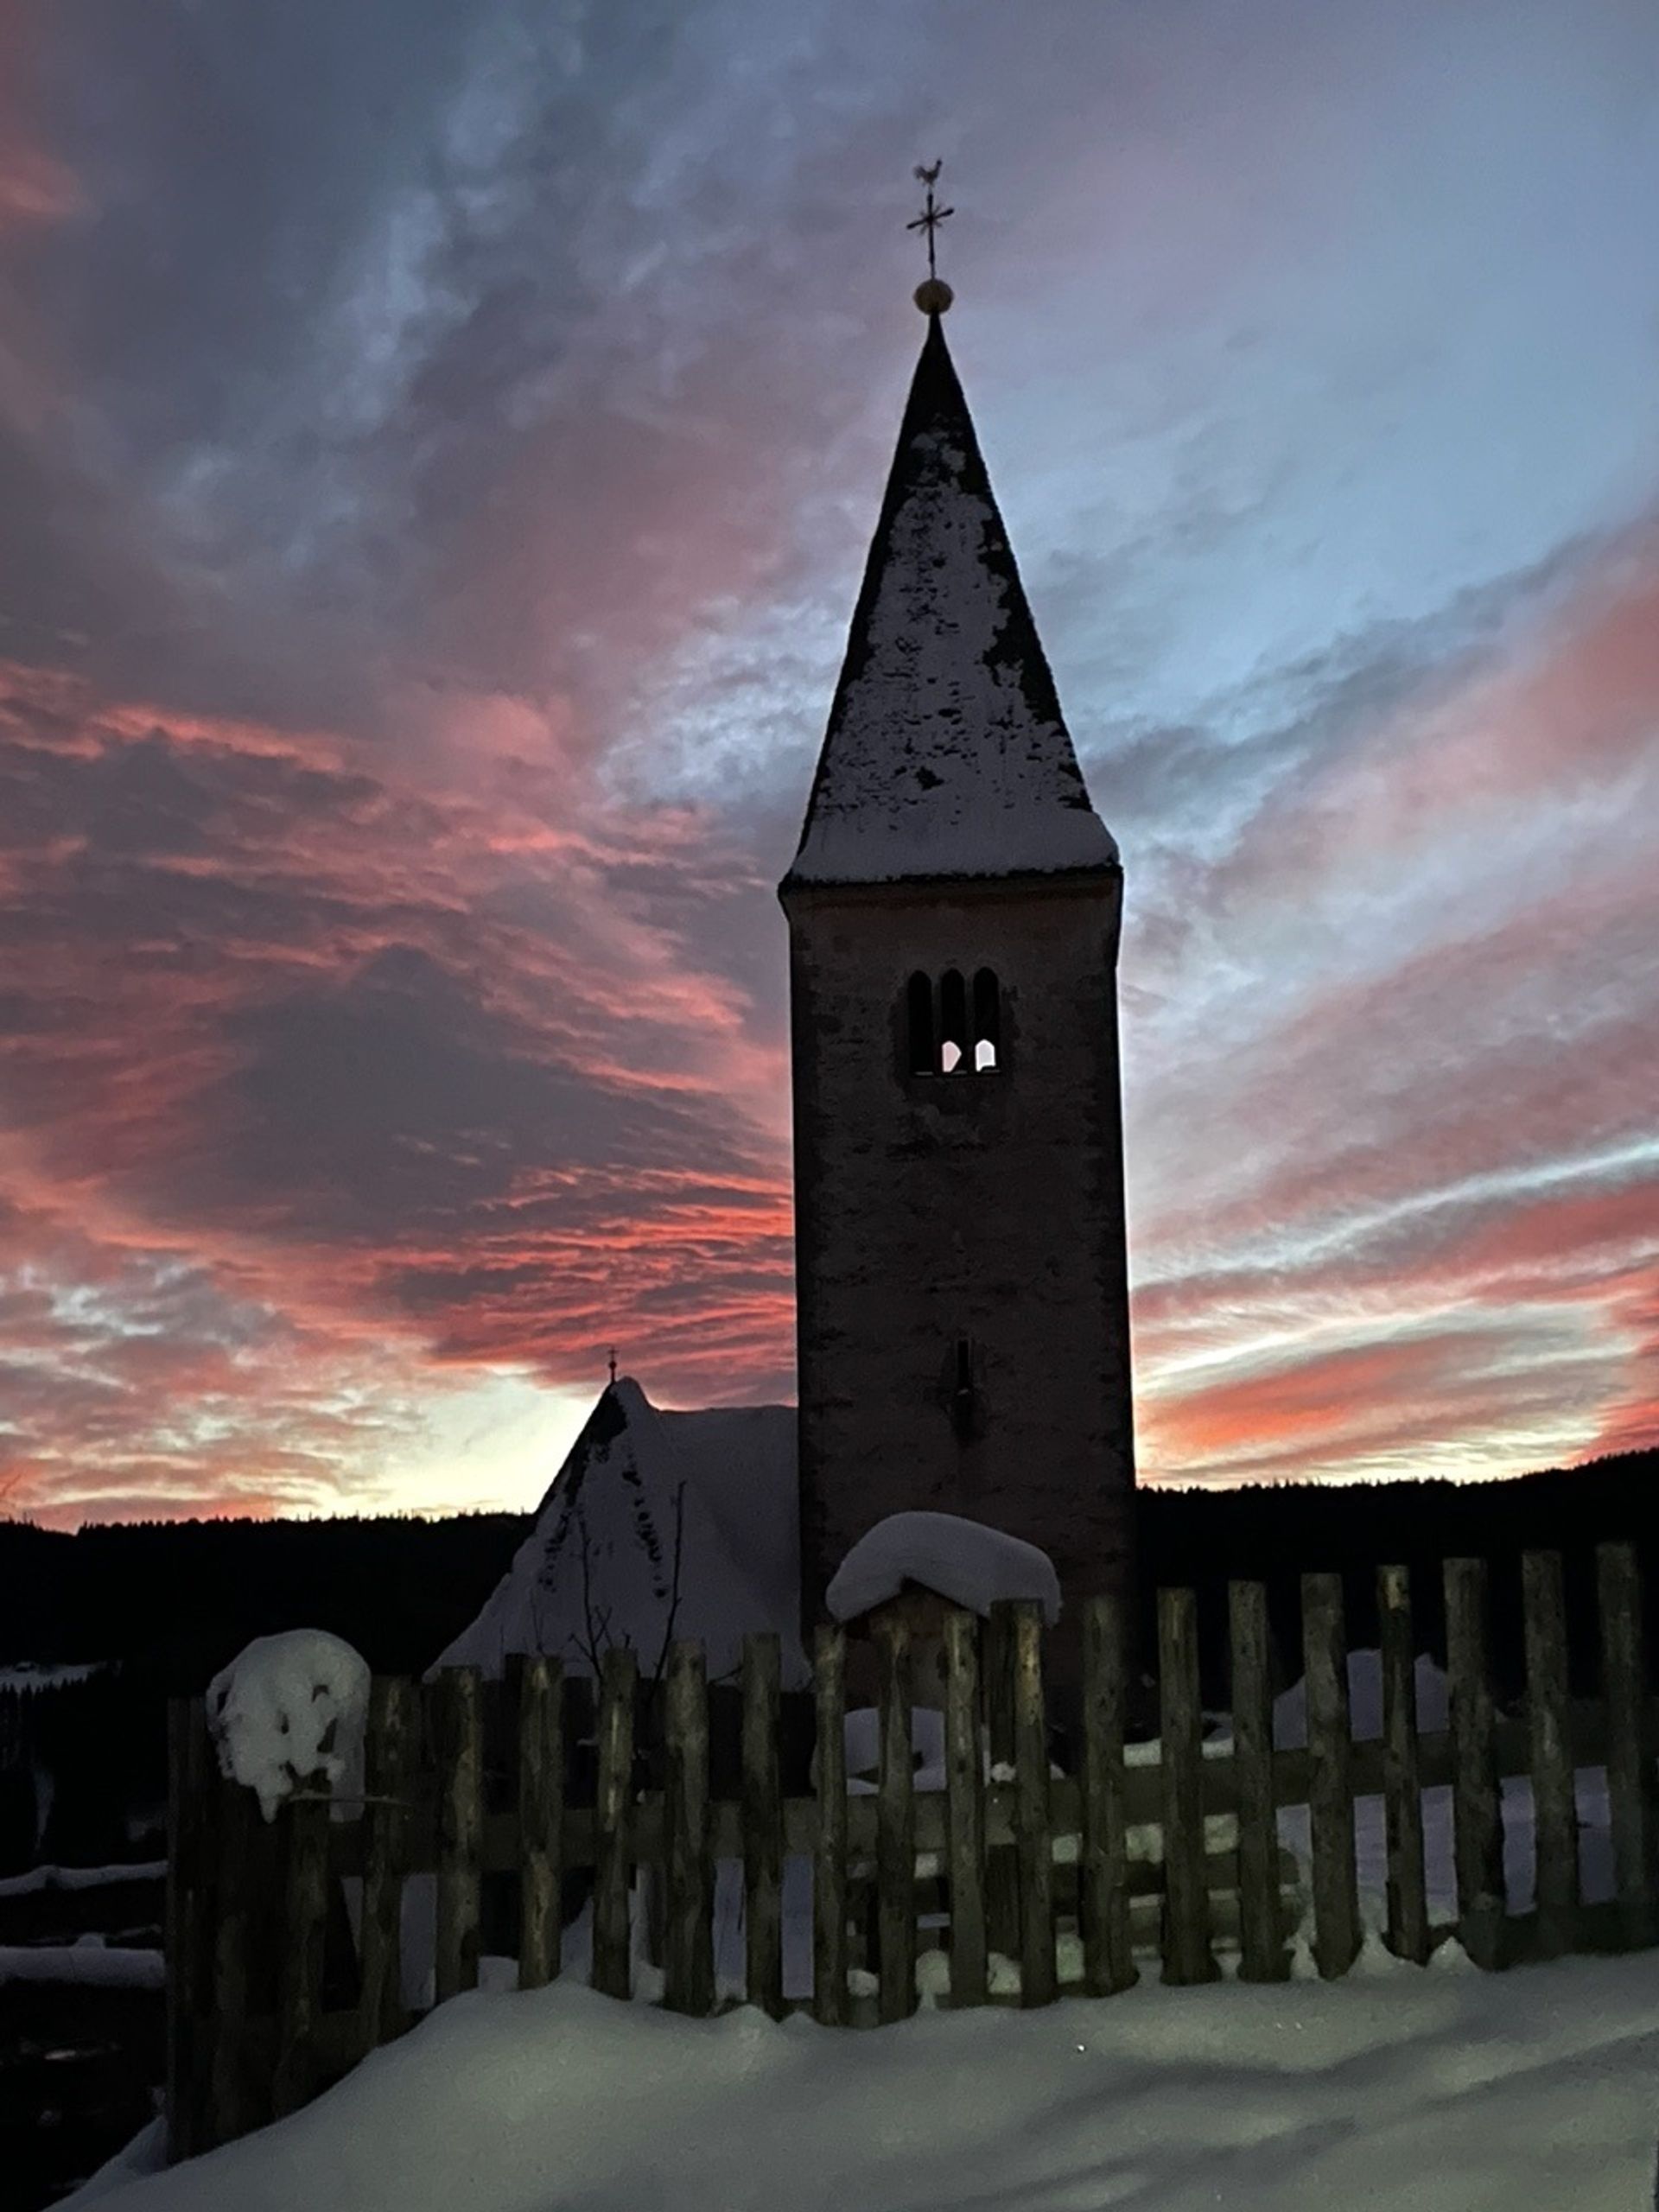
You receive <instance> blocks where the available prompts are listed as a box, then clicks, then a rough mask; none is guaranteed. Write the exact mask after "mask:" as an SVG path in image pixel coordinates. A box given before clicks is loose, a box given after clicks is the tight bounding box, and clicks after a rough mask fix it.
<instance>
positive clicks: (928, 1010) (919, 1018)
mask: <svg viewBox="0 0 1659 2212" xmlns="http://www.w3.org/2000/svg"><path fill="white" fill-rule="evenodd" d="M905 1033H906V1039H907V1045H906V1051H907V1053H908V1058H909V1063H910V1071H911V1073H912V1075H931V1074H932V1072H933V1071H934V1069H935V1068H936V1067H937V1066H938V1059H937V1058H936V1057H935V1055H936V1052H937V1047H936V1046H935V1044H934V1039H933V979H932V977H931V976H924V975H923V974H922V972H921V970H920V969H917V971H916V973H915V974H914V975H913V976H912V977H911V979H910V982H909V983H908V985H907V986H906V991H905Z"/></svg>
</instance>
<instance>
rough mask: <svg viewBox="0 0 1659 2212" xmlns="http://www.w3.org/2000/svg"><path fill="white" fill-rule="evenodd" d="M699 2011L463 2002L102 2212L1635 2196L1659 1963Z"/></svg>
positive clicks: (1451, 2201)
mask: <svg viewBox="0 0 1659 2212" xmlns="http://www.w3.org/2000/svg"><path fill="white" fill-rule="evenodd" d="M1437 1956H1438V1957H1439V1958H1440V1961H1442V1963H1440V1964H1437V1965H1436V1966H1434V1967H1430V1968H1427V1969H1420V1968H1417V1967H1406V1966H1402V1965H1399V1964H1398V1963H1396V1962H1394V1961H1388V1960H1387V1959H1386V1957H1385V1956H1382V1955H1379V1954H1378V1951H1377V1948H1376V1946H1375V1945H1374V1944H1373V1945H1372V1946H1371V1947H1370V1949H1369V1950H1368V1954H1367V1956H1366V1958H1365V1959H1364V1960H1363V1961H1362V1963H1361V1965H1360V1966H1359V1967H1357V1969H1356V1971H1355V1973H1354V1974H1351V1975H1350V1976H1349V1977H1347V1978H1346V1979H1344V1980H1341V1981H1338V1982H1330V1983H1320V1982H1308V1981H1304V1980H1296V1981H1292V1982H1288V1983H1283V1984H1279V1985H1275V1986H1246V1985H1244V1984H1242V1983H1233V1984H1229V1985H1226V1986H1212V1987H1209V1988H1201V1989H1166V1988H1163V1987H1161V1986H1160V1985H1159V1984H1157V1983H1156V1982H1155V1981H1154V1980H1145V1981H1143V1982H1142V1983H1141V1985H1140V1986H1138V1987H1136V1988H1135V1989H1134V1990H1131V1991H1129V1992H1128V1993H1126V1994H1125V1995H1123V1996H1122V1997H1116V1998H1110V1999H1104V2000H1099V2001H1085V2000H1083V1999H1069V2000H1067V2001H1065V2002H1063V2003H1061V2004H1059V2005H1052V2006H1049V2007H1047V2008H1046V2009H1045V2010H1043V2011H1039V2012H1006V2011H978V2012H959V2013H950V2012H923V2013H920V2014H918V2016H917V2017H916V2018H914V2019H912V2020H910V2021H907V2022H906V2023H904V2024H901V2025H899V2026H897V2027H892V2028H880V2029H870V2030H866V2031H834V2030H827V2029H822V2028H818V2027H816V2026H814V2025H813V2024H811V2023H810V2022H809V2021H807V2020H804V2019H801V2018H796V2019H791V2020H790V2021H788V2022H787V2023H785V2024H782V2025H774V2024H772V2023H771V2022H770V2021H768V2020H766V2018H764V2017H763V2016H762V2015H760V2013H758V2012H752V2011H749V2010H747V2009H745V2010H743V2011H741V2012H730V2013H728V2014H726V2015H724V2016H723V2017H722V2018H718V2019H714V2020H701V2021H687V2020H681V2019H677V2018H674V2017H673V2016H671V2015H670V2014H667V2013H664V2012H658V2011H655V2010H653V2009H652V2008H650V2007H647V2006H645V2005H620V2004H616V2003H614V2002H613V2001H611V2000H609V1999H605V1998H602V1997H596V1996H594V1994H593V1993H592V1992H591V1991H589V1990H587V1989H584V1988H581V1987H578V1986H574V1985H572V1984H569V1983H555V1984H554V1985H553V1986H551V1987H550V1988H548V1989H544V1990H538V1991H535V1992H531V1993H518V1992H512V1993H493V1994H484V1993H480V1994H477V1995H474V1996H469V1997H464V1998H460V1999H455V2000H454V2001H453V2002H452V2003H450V2004H448V2005H443V2006H442V2007H441V2008H440V2009H439V2010H438V2011H437V2012H435V2013H434V2014H433V2016H432V2017H431V2018H430V2019H429V2021H428V2022H426V2024H424V2025H423V2026H422V2027H420V2028H418V2029H417V2030H416V2031H415V2032H414V2033H413V2034H412V2035H410V2036H409V2037H407V2038H406V2039H405V2040H404V2042H403V2043H401V2044H396V2045H394V2046H393V2047H391V2049H389V2050H383V2051H380V2052H378V2053H377V2054H376V2055H375V2056H373V2057H372V2058H371V2059H370V2060H369V2061H368V2062H367V2063H366V2064H365V2065H364V2066H362V2067H360V2068H359V2069H358V2071H357V2072H356V2073H355V2074H353V2075H352V2076H351V2077H350V2078H349V2079H348V2080H347V2081H346V2082H342V2083H341V2084H340V2087H339V2088H336V2089H335V2090H334V2091H333V2092H332V2093H331V2094H329V2095H327V2096H326V2097H324V2098H322V2099H321V2101H319V2102H318V2103H317V2104H315V2105H314V2106H312V2107H310V2108H309V2109H308V2111H306V2112H303V2113H298V2114H296V2116H295V2117H294V2118H293V2119H291V2120H283V2121H282V2122H280V2123H279V2124H278V2125H277V2126H274V2127H271V2128H268V2129H266V2130H264V2132H262V2133H259V2134H257V2135H254V2136H251V2137H249V2138H247V2139H245V2141H243V2142H241V2143H238V2144H232V2145H230V2146H228V2147H227V2148H226V2149H225V2150H223V2151H219V2152H214V2153H213V2154H212V2156H210V2157H207V2158H200V2159H197V2160H194V2161H192V2162H191V2163H190V2164H187V2165H184V2166H181V2167H177V2168H175V2169H174V2170H173V2171H171V2172H168V2173H162V2174H158V2175H156V2176H155V2177H152V2178H150V2179H148V2180H141V2181H138V2182H136V2183H135V2182H132V2181H130V2180H127V2179H126V2178H125V2177H111V2179H112V2180H113V2181H114V2182H115V2185H114V2186H113V2187H112V2188H107V2189H103V2188H99V2187H98V2185H97V2184H96V2183H94V2184H89V2187H88V2190H87V2191H86V2192H83V2193H82V2195H81V2196H78V2197H76V2198H74V2199H72V2200H71V2202H73V2203H75V2204H77V2205H79V2204H85V2203H87V2202H92V2191H93V2190H97V2201H98V2202H99V2208H100V2212H225V2208H226V2207H229V2206H235V2207H236V2208H237V2212H848V2208H849V2207H855V2208H856V2209H857V2212H1104V2208H1107V2207H1120V2206H1121V2207H1134V2208H1137V2212H1199V2208H1201V2207H1202V2208H1204V2212H1213V2208H1215V2207H1216V2206H1217V2205H1220V2206H1229V2207H1232V2208H1235V2212H1347V2208H1351V2207H1352V2208H1359V2207H1367V2208H1372V2207H1379V2208H1380V2207H1398V2208H1400V2212H1407V2208H1409V2212H1569V2208H1570V2212H1643V2208H1645V2207H1647V2206H1648V2205H1649V2202H1651V2196H1650V2191H1651V2185H1652V2173H1653V2162H1654V2161H1653V2152H1654V2136H1655V2130H1656V2126H1659V1955H1655V1954H1651V1953H1649V1954H1644V1955H1640V1956H1637V1957H1632V1958H1625V1959H1618V1960H1583V1959H1575V1960H1566V1961H1558V1962H1556V1963H1554V1964H1552V1965H1549V1966H1543V1967H1527V1968H1521V1969H1518V1970H1517V1971H1516V1972H1515V1973H1514V1974H1509V1975H1485V1974H1479V1973H1478V1972H1477V1971H1476V1970H1475V1969H1473V1968H1472V1967H1469V1966H1468V1965H1467V1962H1466V1961H1464V1960H1463V1958H1462V1955H1461V1954H1460V1953H1459V1952H1456V1951H1451V1952H1449V1953H1448V1952H1443V1953H1441V1954H1439V1955H1437Z"/></svg>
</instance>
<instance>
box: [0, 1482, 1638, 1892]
mask: <svg viewBox="0 0 1659 2212" xmlns="http://www.w3.org/2000/svg"><path fill="white" fill-rule="evenodd" d="M1656 1482H1659V1450H1653V1451H1647V1452H1629V1453H1625V1454H1624V1455H1623V1456H1621V1457H1619V1458H1617V1459H1603V1460H1599V1461H1595V1462H1592V1464H1590V1465H1586V1466H1582V1467H1575V1468H1573V1469H1570V1470H1567V1471H1559V1470H1557V1471H1550V1472H1548V1473H1543V1474H1536V1475H1530V1476H1526V1477H1522V1478H1519V1479H1516V1480H1513V1481H1507V1482H1489V1483H1450V1482H1427V1483H1387V1484H1383V1483H1377V1484H1347V1485H1343V1486H1336V1485H1332V1486H1320V1487H1318V1488H1315V1487H1313V1486H1311V1485H1310V1486H1290V1485H1283V1484H1280V1485H1262V1486H1258V1487H1254V1488H1249V1489H1243V1490H1235V1491H1173V1490H1160V1489H1147V1490H1145V1491H1142V1493H1141V1503H1140V1541H1141V1556H1140V1582H1141V1617H1142V1633H1143V1639H1144V1641H1143V1649H1145V1650H1147V1651H1151V1650H1153V1649H1155V1639H1154V1636H1153V1634H1152V1622H1153V1619H1154V1602H1155V1600H1154V1593H1155V1592H1156V1590H1157V1589H1158V1588H1159V1586H1163V1585H1171V1584H1185V1585H1189V1586H1193V1587H1195V1588H1196V1589H1197V1590H1198V1596H1199V1642H1200V1651H1201V1657H1202V1662H1203V1667H1204V1674H1205V1696H1206V1699H1207V1700H1208V1701H1209V1702H1210V1703H1211V1705H1217V1706H1218V1705H1220V1704H1221V1703H1222V1702H1223V1701H1224V1698H1225V1694H1226V1638H1227V1583H1228V1580H1230V1578H1239V1579H1247V1580H1261V1581H1264V1582H1265V1583H1266V1584H1267V1585H1268V1592H1269V1607H1270V1612H1271V1617H1272V1620H1273V1624H1274V1641H1275V1643H1276V1645H1277V1649H1278V1655H1279V1669H1280V1674H1281V1679H1283V1680H1290V1679H1292V1678H1294V1675H1297V1674H1298V1673H1300V1662H1299V1659H1298V1657H1297V1653H1298V1649H1299V1645H1300V1577H1301V1576H1302V1574H1303V1573H1307V1572H1310V1571H1313V1570H1323V1571H1327V1572H1336V1573H1341V1574H1342V1576H1343V1578H1344V1589H1345V1593H1346V1598H1347V1611H1348V1634H1349V1642H1350V1643H1351V1645H1352V1646H1355V1647H1359V1646H1362V1645H1364V1644H1367V1643H1374V1642H1375V1641H1376V1597H1375V1592H1376V1567H1377V1566H1378V1564H1379V1563H1381V1562H1383V1561H1388V1562H1390V1563H1393V1562H1403V1563H1404V1564H1405V1565H1407V1566H1408V1567H1411V1569H1412V1570H1413V1576H1412V1580H1413V1585H1414V1599H1415V1611H1416V1622H1417V1630H1418V1644H1419V1648H1420V1649H1425V1650H1430V1651H1433V1652H1434V1653H1436V1655H1437V1656H1443V1655H1444V1649H1445V1645H1444V1633H1445V1631H1444V1622H1443V1618H1442V1615H1441V1609H1440V1562H1441V1560H1444V1559H1446V1558H1452V1557H1458V1556H1473V1557H1478V1558H1484V1559H1485V1560H1488V1561H1489V1562H1490V1563H1491V1598H1492V1611H1491V1626H1492V1647H1493V1660H1494V1664H1495V1669H1496V1673H1497V1681H1498V1686H1499V1688H1500V1691H1501V1693H1502V1694H1504V1695H1505V1696H1512V1695H1514V1694H1516V1692H1518V1690H1519V1688H1520V1687H1521V1682H1522V1644H1521V1619H1520V1609H1519V1592H1520V1554H1521V1553H1522V1551H1523V1550H1526V1549H1529V1548H1533V1547H1539V1548H1554V1549H1559V1550H1560V1551H1561V1552H1562V1553H1563V1554H1565V1556H1566V1559H1567V1599H1568V1622H1569V1631H1570V1640H1571V1644H1572V1663H1573V1688H1574V1691H1575V1693H1576V1694H1580V1695H1584V1696H1588V1695H1592V1694H1594V1692H1595V1690H1596V1688H1597V1645H1596V1616H1595V1558H1594V1548H1595V1546H1596V1545H1597V1544H1598V1543H1599V1542H1602V1541H1608V1540H1628V1541H1634V1542H1636V1544H1637V1548H1638V1554H1639V1556H1640V1557H1641V1560H1642V1564H1643V1580H1644V1583H1645V1584H1646V1586H1647V1587H1648V1590H1649V1619H1650V1621H1651V1622H1652V1623H1653V1634H1652V1636H1651V1637H1650V1638H1649V1667H1650V1670H1654V1671H1655V1673H1656V1681H1659V1669H1656V1662H1659V1592H1656V1591H1655V1589H1654V1580H1655V1576H1656V1573H1659V1548H1656V1547H1655V1546H1654V1544H1653V1543H1652V1542H1650V1541H1649V1539H1648V1537H1647V1535H1646V1531H1647V1529H1648V1527H1649V1522H1651V1521H1652V1520H1653V1518H1654V1516H1653V1513H1652V1510H1651V1493H1652V1491H1653V1490H1654V1487H1655V1484H1656ZM529 1527H530V1520H529V1516H524V1515H518V1514H488V1515H482V1514H480V1515H474V1516H464V1517H461V1518H458V1519H454V1520H448V1521H423V1520H416V1519H411V1518H397V1519H385V1520H333V1521H321V1520H319V1521H304V1522H283V1521H268V1522H255V1521H193V1522H138V1523H129V1524H124V1525H120V1526H115V1527H99V1528H89V1529H82V1530H81V1531H80V1532H79V1534H77V1535H73V1536H71V1535H58V1534H55V1533H52V1532H49V1531H47V1530H42V1529H35V1528H31V1527H29V1526H28V1525H26V1524H23V1523H18V1522H10V1523H3V1522H0V1665H4V1664H5V1663H7V1662H16V1661H18V1660H25V1659H27V1660H35V1661H42V1662H52V1661H59V1662H76V1661H82V1662H84V1661H89V1660H101V1661H105V1662H114V1664H113V1665H112V1666H111V1667H110V1668H108V1669H106V1670H105V1671H104V1672H102V1673H99V1674H98V1675H94V1676H92V1679H91V1680H90V1681H86V1682H85V1683H79V1684H75V1685H73V1686H65V1687H64V1688H60V1689H56V1690H46V1691H33V1692H29V1693H27V1694H22V1695H19V1694H16V1693H15V1692H13V1693H8V1692H6V1691H4V1690H3V1689H0V1872H10V1871H12V1870H14V1869H15V1868H16V1867H17V1866H26V1865H29V1864H31V1863H33V1862H34V1860H35V1859H36V1858H44V1859H60V1860H63V1861H66V1862H73V1861H77V1860H79V1861H82V1862H86V1861H90V1860H96V1859H106V1858H120V1857H125V1856H128V1855H130V1854H131V1853H135V1852H136V1853H137V1854H138V1855H140V1856H143V1854H144V1853H146V1852H147V1851H150V1850H154V1849H156V1847H158V1844H159V1834H158V1830H157V1827H156V1822H157V1821H158V1820H159V1815H160V1808H161V1804H162V1796H163V1788H164V1773H163V1742H164V1731H163V1724H162V1716H163V1713H164V1708H165V1700H166V1698H167V1696H168V1694H173V1693H180V1692H197V1691H200V1690H201V1689H202V1688H205V1686H206V1684H207V1681H208V1679H209V1677H210V1676H211V1675H213V1673H215V1672H216V1671H217V1669H219V1668H220V1667H221V1666H223V1665H224V1664H225V1662H226V1660H228V1659H230V1658H232V1657H233V1656H235V1654H236V1653H237V1652H238V1650H240V1649H241V1648H242V1646H243V1645H244V1644H245V1643H247V1642H248V1641H249V1640H250V1638H251V1637H256V1636H265V1635H270V1634H271V1633H273V1632H274V1631H276V1630H280V1629H286V1628H296V1627H307V1628H322V1629H327V1630H332V1631H333V1632H334V1634H335V1635H337V1636H342V1637H345V1638H346V1641H347V1642H348V1643H352V1644H353V1645H355V1646H356V1648H357V1649H359V1651H361V1652H362V1653H363V1655H364V1656H365V1658H366V1659H367V1660H368V1661H369V1662H370V1664H371V1665H372V1667H373V1668H374V1669H376V1671H377V1672H378V1673H383V1674H404V1675H419V1674H421V1673H423V1671H424V1669H426V1668H427V1667H429V1665H430V1664H431V1662H432V1661H433V1659H434V1657H435V1656H436V1654H437V1653H438V1652H439V1651H441V1650H442V1649H443V1646H444V1645H445V1644H446V1643H448V1641H449V1639H450V1638H451V1637H453V1636H454V1635H455V1633H456V1632H457V1631H458V1630H460V1629H461V1628H462V1627H464V1626H465V1625H466V1624H467V1621H469V1620H470V1619H471V1618H473V1616H474V1614H475V1613H476V1612H477V1611H478V1609H479V1607H480V1605H482V1603H483V1601H484V1599H485V1598H486V1596H487V1595H488V1593H489V1592H490V1590H491V1589H492V1588H493V1586H494V1584H495V1582H496V1581H497V1580H498V1579H499V1576H500V1575H501V1574H502V1573H505V1569H506V1567H507V1564H508V1562H509V1560H511V1559H512V1554H513V1551H514V1549H515V1548H516V1547H517V1546H518V1544H519V1543H520V1542H521V1541H523V1539H524V1536H525V1535H526V1534H527V1533H528V1530H529Z"/></svg>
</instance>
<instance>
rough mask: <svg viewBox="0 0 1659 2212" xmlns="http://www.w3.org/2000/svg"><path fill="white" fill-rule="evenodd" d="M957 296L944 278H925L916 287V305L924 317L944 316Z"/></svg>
mask: <svg viewBox="0 0 1659 2212" xmlns="http://www.w3.org/2000/svg"><path fill="white" fill-rule="evenodd" d="M955 298H956V294H955V293H954V292H953V291H952V290H951V289H950V286H949V285H948V284H947V283H945V281H944V277H923V279H922V281H921V283H919V284H918V286H917V287H916V304H917V306H918V308H920V309H921V311H922V313H923V314H924V315H943V314H944V312H945V310H946V308H948V307H949V306H950V302H951V301H952V300H954V299H955Z"/></svg>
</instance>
